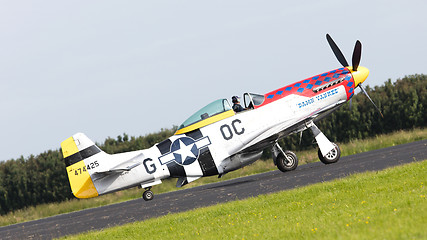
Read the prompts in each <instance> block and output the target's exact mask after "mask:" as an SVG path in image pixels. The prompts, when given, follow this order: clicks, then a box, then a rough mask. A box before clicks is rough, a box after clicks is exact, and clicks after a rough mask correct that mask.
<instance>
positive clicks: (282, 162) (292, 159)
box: [276, 151, 298, 172]
mask: <svg viewBox="0 0 427 240" xmlns="http://www.w3.org/2000/svg"><path fill="white" fill-rule="evenodd" d="M285 154H286V155H287V156H288V158H289V160H288V158H286V157H285V156H284V155H283V153H280V154H279V155H278V156H277V159H276V164H277V168H278V169H279V170H280V171H282V172H288V171H292V170H295V168H297V166H298V158H297V155H295V153H293V152H291V151H285Z"/></svg>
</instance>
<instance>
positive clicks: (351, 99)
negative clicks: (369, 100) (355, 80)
mask: <svg viewBox="0 0 427 240" xmlns="http://www.w3.org/2000/svg"><path fill="white" fill-rule="evenodd" d="M352 101H353V98H350V104H349V107H348V110H350V112H351V103H352Z"/></svg>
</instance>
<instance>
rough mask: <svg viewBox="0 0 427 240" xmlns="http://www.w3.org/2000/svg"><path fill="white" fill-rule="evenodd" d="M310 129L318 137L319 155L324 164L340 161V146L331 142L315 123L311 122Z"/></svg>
mask: <svg viewBox="0 0 427 240" xmlns="http://www.w3.org/2000/svg"><path fill="white" fill-rule="evenodd" d="M310 129H311V131H312V132H313V135H314V137H315V138H316V142H317V145H318V146H319V150H318V152H317V155H318V156H319V159H320V161H321V162H322V163H324V164H330V163H336V162H338V160H339V159H340V156H341V150H340V147H338V145H337V144H335V143H333V142H330V141H329V139H328V138H327V137H326V136H325V134H323V133H322V132H321V131H320V130H319V128H317V126H316V125H315V124H314V123H312V124H311V126H310Z"/></svg>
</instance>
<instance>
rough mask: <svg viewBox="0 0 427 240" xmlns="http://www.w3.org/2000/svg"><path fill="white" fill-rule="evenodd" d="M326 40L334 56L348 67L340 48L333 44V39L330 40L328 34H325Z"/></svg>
mask: <svg viewBox="0 0 427 240" xmlns="http://www.w3.org/2000/svg"><path fill="white" fill-rule="evenodd" d="M326 40H328V43H329V46H330V47H331V49H332V51H333V52H334V54H335V57H336V58H337V59H338V61H339V62H340V63H341V65H342V66H343V67H348V66H349V65H348V63H347V60H345V57H344V55H343V54H342V52H341V50H340V49H339V48H338V46H337V45H336V44H335V42H334V40H332V38H331V36H329V34H326Z"/></svg>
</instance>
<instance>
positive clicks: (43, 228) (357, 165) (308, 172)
mask: <svg viewBox="0 0 427 240" xmlns="http://www.w3.org/2000/svg"><path fill="white" fill-rule="evenodd" d="M426 158H427V140H422V141H418V142H413V143H408V144H403V145H397V146H394V147H389V148H384V149H379V150H374V151H370V152H365V153H361V154H357V155H351V156H346V157H342V158H341V159H340V161H339V162H337V163H334V164H329V165H324V164H322V163H320V162H316V163H310V164H305V165H301V166H298V168H297V169H296V170H295V171H292V172H286V173H282V172H280V171H278V170H276V171H271V172H267V173H262V174H257V175H252V176H248V177H242V178H237V179H233V180H228V181H223V182H219V183H213V184H208V185H204V186H199V187H194V188H190V189H185V190H180V191H175V192H170V193H164V194H157V195H155V197H154V199H153V200H152V201H149V202H146V201H144V200H143V199H142V198H141V199H136V200H131V201H127V202H123V203H118V204H113V205H109V206H104V207H98V208H92V209H86V210H82V211H79V212H73V213H69V214H62V215H57V216H53V217H49V218H44V219H40V220H35V221H30V222H25V223H19V224H14V225H10V226H5V227H1V228H0V238H1V239H51V238H55V237H61V236H65V235H70V234H77V233H81V232H85V231H89V230H99V229H104V228H108V227H112V226H116V225H123V224H126V223H130V222H135V221H142V220H146V219H149V218H153V217H158V216H162V215H166V214H169V213H177V212H183V211H188V210H191V209H195V208H199V207H204V206H210V205H213V204H217V203H223V202H228V201H233V200H236V199H244V198H248V197H252V196H257V195H260V194H268V193H273V192H278V191H283V190H288V189H292V188H297V187H301V186H305V185H309V184H314V183H319V182H324V181H330V180H333V179H336V178H342V177H345V176H348V175H351V174H353V173H359V172H366V171H378V170H382V169H385V168H388V167H392V166H397V165H401V164H406V163H410V162H414V161H421V160H424V159H426ZM153 190H154V193H155V188H154V189H153ZM141 194H142V191H141Z"/></svg>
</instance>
